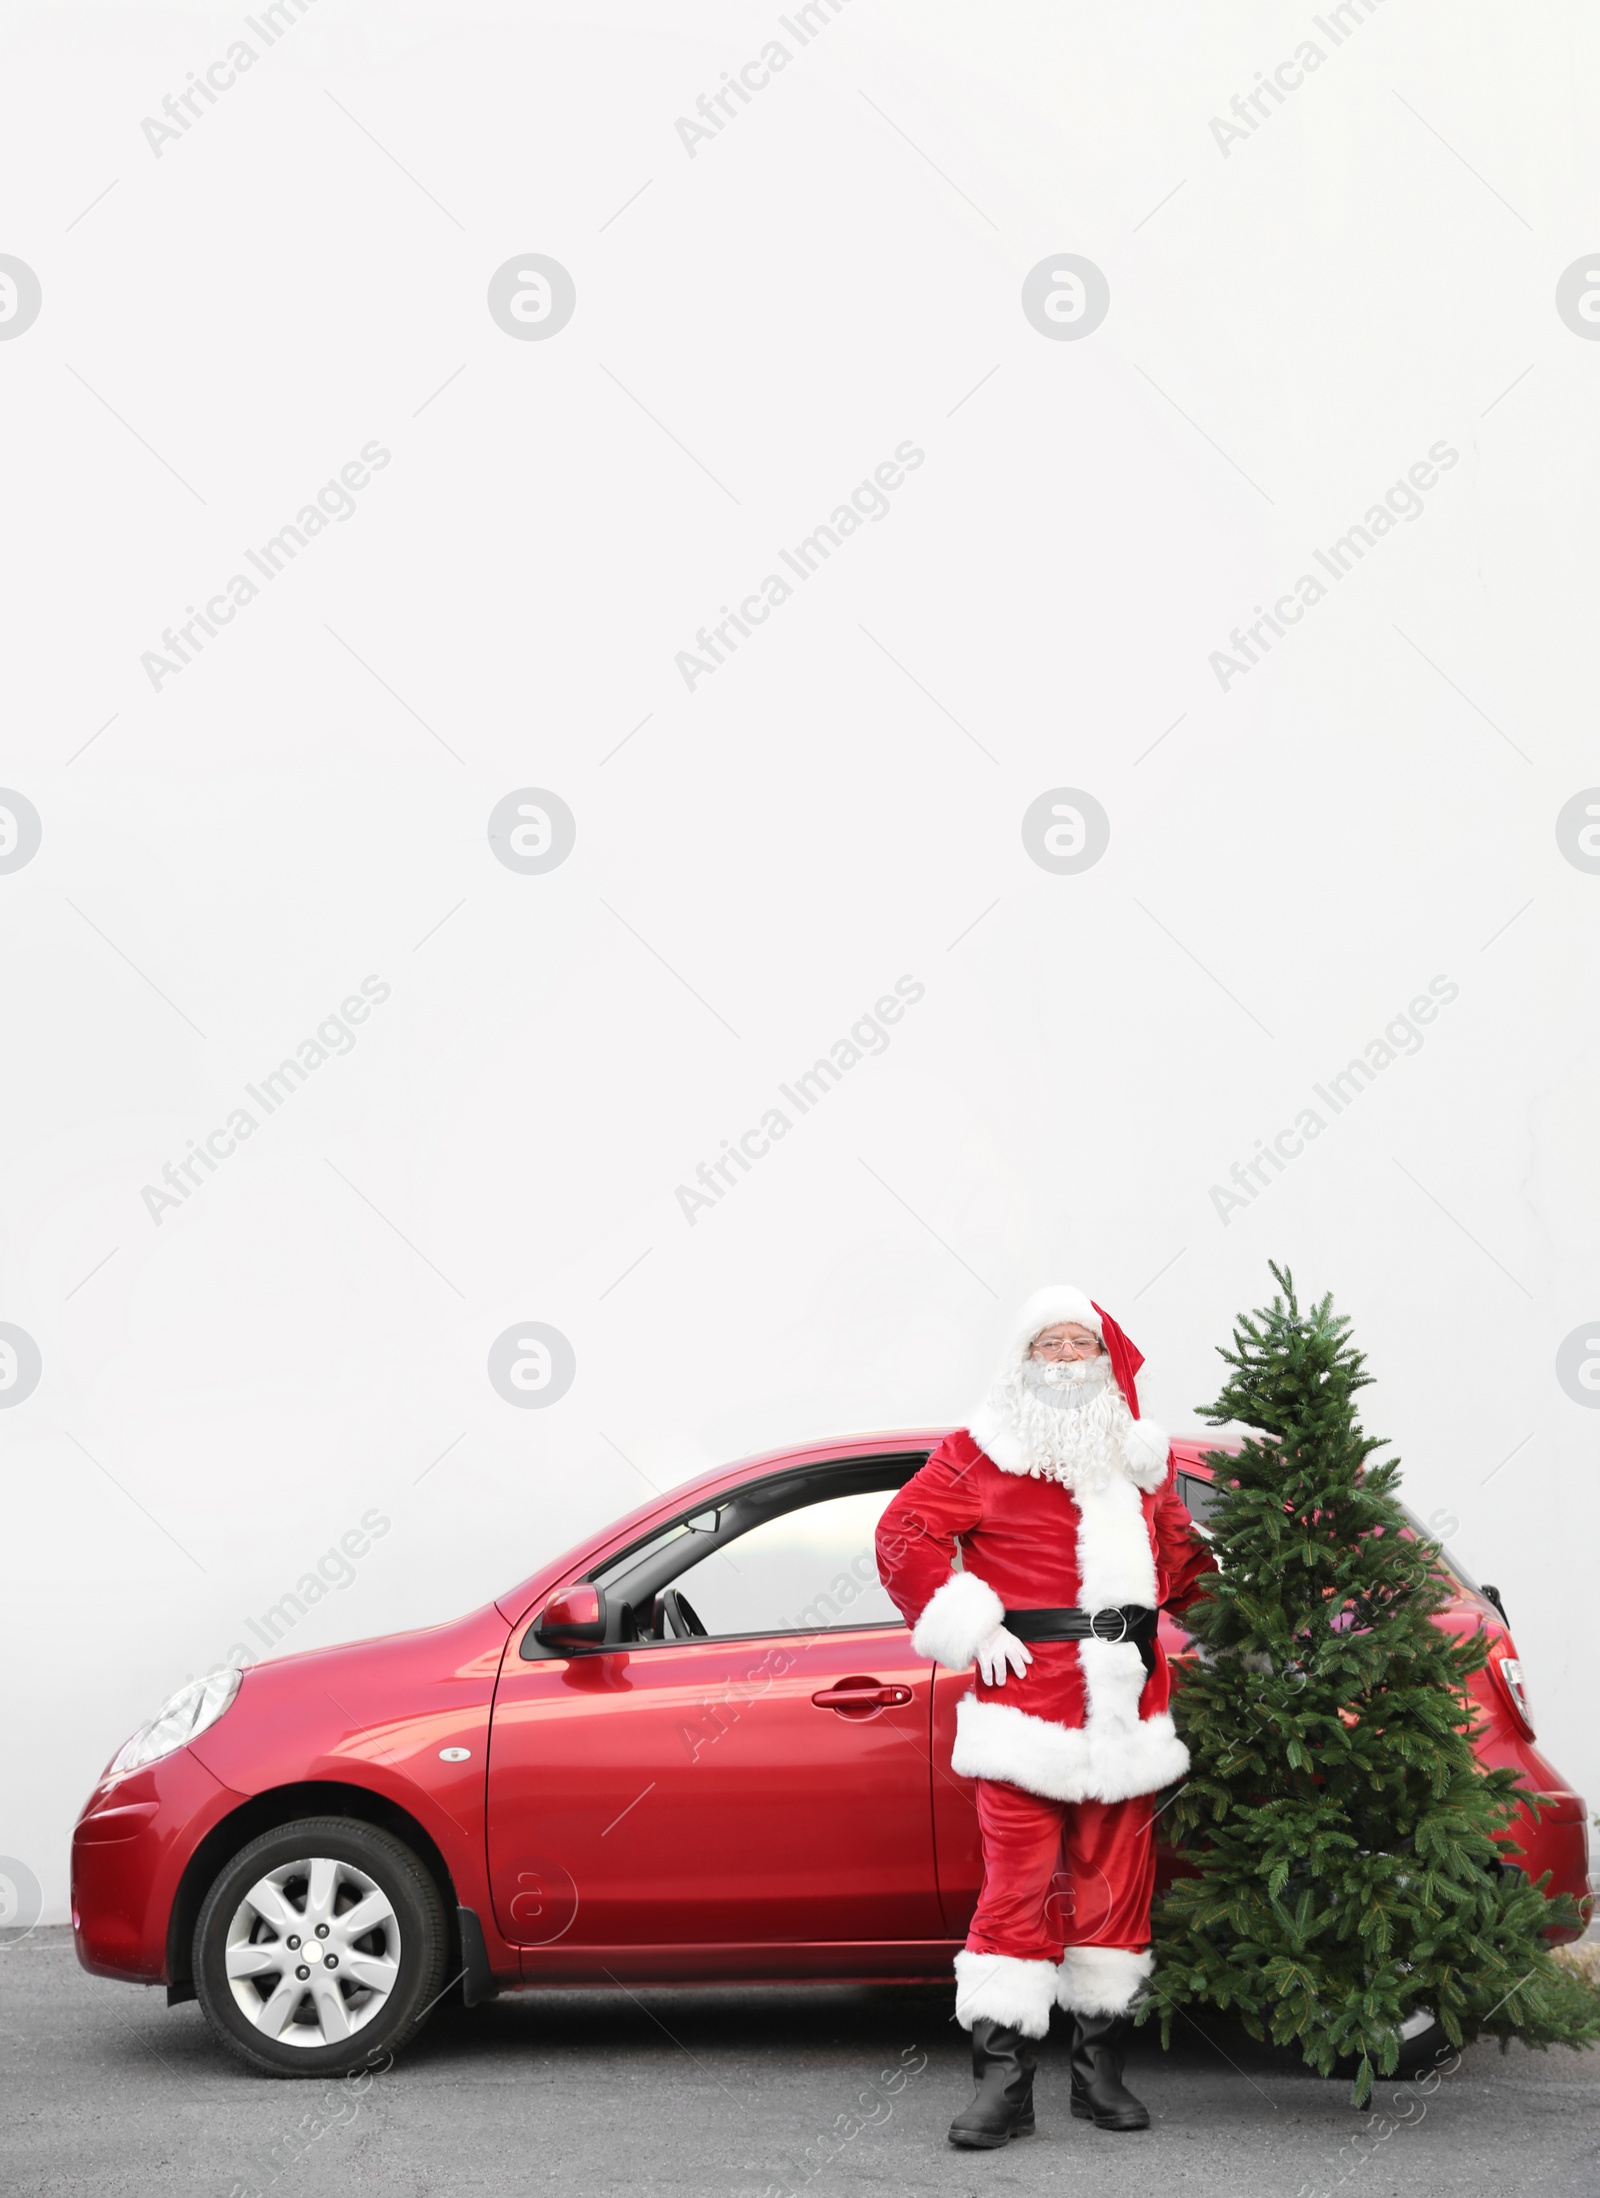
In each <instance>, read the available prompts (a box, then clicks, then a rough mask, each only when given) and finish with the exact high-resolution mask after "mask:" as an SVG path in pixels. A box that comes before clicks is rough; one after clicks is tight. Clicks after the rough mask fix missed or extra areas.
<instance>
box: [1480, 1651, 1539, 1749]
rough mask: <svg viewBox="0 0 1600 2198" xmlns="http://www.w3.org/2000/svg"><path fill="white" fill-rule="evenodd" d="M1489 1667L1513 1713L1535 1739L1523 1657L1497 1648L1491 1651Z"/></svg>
mask: <svg viewBox="0 0 1600 2198" xmlns="http://www.w3.org/2000/svg"><path fill="white" fill-rule="evenodd" d="M1489 1669H1490V1671H1491V1672H1493V1674H1494V1677H1495V1681H1496V1684H1497V1685H1498V1686H1499V1689H1500V1692H1501V1694H1502V1695H1503V1696H1504V1697H1505V1700H1506V1701H1507V1702H1508V1703H1509V1704H1510V1707H1511V1714H1512V1715H1513V1716H1514V1717H1515V1718H1516V1720H1517V1723H1518V1724H1519V1725H1520V1726H1521V1727H1522V1729H1523V1731H1524V1732H1525V1733H1526V1734H1527V1736H1528V1738H1529V1739H1530V1740H1531V1739H1533V1737H1534V1729H1533V1712H1532V1711H1531V1710H1530V1709H1529V1707H1528V1689H1527V1686H1526V1683H1525V1682H1524V1680H1523V1677H1522V1659H1521V1657H1520V1656H1507V1655H1504V1654H1503V1653H1502V1652H1501V1651H1500V1650H1499V1649H1495V1650H1493V1651H1492V1652H1491V1653H1490V1657H1489Z"/></svg>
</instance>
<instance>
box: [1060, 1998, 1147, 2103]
mask: <svg viewBox="0 0 1600 2198" xmlns="http://www.w3.org/2000/svg"><path fill="white" fill-rule="evenodd" d="M1074 2020H1075V2022H1076V2024H1077V2029H1076V2032H1075V2034H1074V2037H1073V2041H1072V2111H1073V2113H1074V2114H1075V2115H1076V2116H1077V2117H1078V2119H1079V2121H1081V2122H1093V2124H1094V2125H1095V2127H1096V2129H1148V2128H1149V2127H1150V2109H1149V2108H1148V2107H1147V2106H1146V2105H1145V2104H1144V2103H1143V2101H1142V2100H1139V2099H1136V2098H1135V2097H1134V2095H1133V2093H1132V2092H1131V2091H1130V2090H1129V2089H1128V2087H1127V2085H1126V2084H1125V2083H1124V2082H1123V2080H1122V2048H1123V2041H1124V2040H1125V2039H1126V2037H1127V2034H1128V2018H1127V2017H1126V2015H1082V2014H1080V2015H1077V2016H1075V2017H1074Z"/></svg>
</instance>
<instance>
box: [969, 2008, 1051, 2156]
mask: <svg viewBox="0 0 1600 2198" xmlns="http://www.w3.org/2000/svg"><path fill="white" fill-rule="evenodd" d="M1033 2066H1034V2053H1033V2040H1032V2039H1031V2038H1025V2037H1024V2036H1023V2035H1022V2033H1021V2031H1020V2030H1009V2029H1007V2027H1006V2025H1005V2024H1004V2023H999V2022H991V2021H990V2020H989V2018H988V2017H987V2016H986V2015H985V2016H980V2017H979V2019H978V2021H977V2022H975V2023H974V2024H973V2026H972V2073H973V2075H974V2076H975V2077H976V2078H977V2080H978V2093H977V2097H976V2098H975V2099H974V2100H973V2102H972V2104H971V2106H969V2107H968V2108H967V2111H966V2112H965V2114H958V2115H957V2116H956V2118H955V2120H954V2121H953V2122H952V2123H951V2124H950V2142H951V2143H952V2144H953V2145H975V2146H983V2147H986V2148H987V2147H993V2146H996V2145H1003V2144H1006V2143H1007V2142H1008V2141H1009V2140H1010V2139H1011V2138H1013V2137H1031V2136H1032V2135H1033Z"/></svg>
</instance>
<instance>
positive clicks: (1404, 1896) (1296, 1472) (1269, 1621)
mask: <svg viewBox="0 0 1600 2198" xmlns="http://www.w3.org/2000/svg"><path fill="white" fill-rule="evenodd" d="M1272 1273H1273V1277H1274V1279H1275V1281H1276V1282H1277V1284H1278V1287H1279V1290H1280V1291H1281V1293H1282V1294H1281V1295H1280V1296H1278V1297H1275V1298H1274V1300H1273V1303H1272V1304H1271V1306H1270V1307H1267V1308H1265V1309H1262V1310H1260V1311H1258V1312H1257V1313H1256V1314H1255V1315H1254V1316H1253V1317H1251V1316H1241V1317H1240V1319H1239V1321H1238V1323H1237V1325H1236V1327H1235V1329H1234V1337H1233V1345H1234V1347H1233V1349H1232V1350H1231V1351H1230V1350H1222V1351H1221V1353H1220V1355H1221V1357H1222V1358H1223V1359H1224V1360H1225V1361H1226V1363H1227V1365H1228V1367H1229V1368H1230V1372H1229V1374H1228V1376H1227V1378H1226V1380H1225V1381H1224V1384H1223V1387H1222V1391H1221V1394H1220V1395H1219V1396H1218V1397H1217V1399H1216V1402H1215V1403H1214V1404H1211V1405H1206V1406H1202V1407H1201V1408H1200V1409H1201V1410H1202V1412H1203V1413H1204V1415H1205V1417H1206V1418H1207V1420H1208V1421H1209V1422H1210V1423H1211V1424H1212V1425H1213V1426H1215V1425H1219V1424H1221V1423H1222V1422H1224V1421H1234V1422H1236V1423H1238V1424H1240V1425H1242V1426H1243V1427H1244V1428H1246V1429H1247V1430H1249V1431H1250V1432H1249V1433H1248V1437H1247V1439H1246V1440H1245V1442H1244V1445H1243V1448H1242V1449H1241V1450H1240V1451H1239V1453H1238V1455H1237V1456H1234V1455H1231V1454H1228V1453H1222V1452H1212V1453H1211V1454H1210V1462H1211V1464H1212V1467H1213V1470H1214V1472H1215V1475H1216V1481H1215V1486H1216V1490H1217V1498H1216V1503H1215V1508H1214V1509H1213V1510H1212V1511H1211V1513H1210V1514H1209V1516H1208V1521H1207V1523H1208V1525H1209V1526H1210V1527H1211V1529H1212V1531H1213V1533H1214V1536H1215V1540H1214V1548H1215V1550H1216V1555H1217V1559H1218V1562H1219V1564H1220V1566H1221V1571H1220V1574H1217V1575H1213V1576H1212V1578H1211V1579H1210V1581H1209V1582H1208V1587H1209V1593H1208V1594H1207V1595H1206V1597H1205V1598H1204V1599H1203V1600H1202V1601H1200V1602H1199V1603H1197V1604H1195V1605H1193V1606H1192V1607H1191V1609H1190V1611H1189V1613H1188V1615H1187V1617H1186V1620H1185V1623H1186V1624H1187V1625H1189V1626H1191V1627H1192V1629H1193V1631H1194V1632H1195V1634H1196V1635H1197V1636H1198V1639H1199V1644H1200V1646H1199V1653H1198V1656H1197V1658H1196V1659H1195V1661H1194V1663H1193V1665H1192V1667H1191V1668H1190V1669H1189V1670H1188V1671H1186V1672H1185V1673H1184V1674H1183V1676H1182V1679H1181V1683H1180V1684H1179V1686H1178V1688H1177V1690H1176V1700H1175V1709H1176V1713H1177V1718H1178V1725H1179V1730H1180V1731H1181V1732H1182V1734H1183V1737H1184V1739H1185V1740H1186V1741H1187V1742H1188V1745H1189V1750H1190V1753H1191V1756H1192V1758H1193V1770H1192V1772H1191V1775H1190V1778H1189V1781H1188V1783H1187V1784H1186V1785H1185V1786H1184V1787H1183V1788H1182V1789H1181V1790H1180V1791H1179V1793H1178V1795H1177V1798H1176V1800H1175V1801H1174V1802H1173V1803H1172V1805H1171V1807H1170V1809H1169V1811H1168V1815H1167V1821H1168V1822H1169V1823H1170V1824H1171V1826H1172V1834H1171V1836H1172V1837H1173V1838H1174V1840H1175V1843H1176V1844H1177V1845H1178V1846H1179V1847H1180V1849H1182V1850H1183V1851H1184V1853H1185V1854H1186V1857H1187V1859H1188V1860H1189V1862H1190V1863H1191V1864H1192V1865H1193V1866H1194V1867H1195V1868H1196V1869H1197V1870H1198V1873H1199V1874H1198V1876H1195V1877H1189V1878H1180V1879H1179V1880H1177V1882H1176V1883H1175V1884H1174V1886H1173V1888H1172V1890H1171V1892H1170V1893H1169V1894H1168V1895H1167V1897H1166V1899H1165V1900H1164V1902H1163V1903H1162V1905H1161V1907H1160V1909H1159V1910H1158V1915H1157V1925H1156V1953H1157V1967H1156V1972H1155V1975H1154V1978H1153V1980H1152V1987H1151V1994H1150V1997H1149V1999H1148V2001H1147V2002H1146V2005H1145V2008H1144V2009H1143V2011H1142V2013H1141V2018H1140V2019H1141V2020H1144V2019H1146V2018H1147V2017H1148V2016H1150V2015H1151V2014H1153V2013H1155V2012H1156V2011H1157V2010H1159V2011H1160V2014H1161V2024H1162V2035H1163V2042H1164V2043H1165V2042H1166V2041H1167V2039H1168V2038H1169V2037H1170V2034H1171V2025H1172V2015H1173V2011H1174V2009H1175V2008H1178V2007H1182V2006H1184V2005H1187V2004H1195V2003H1199V2002H1202V2001H1205V2002H1209V2003H1211V2004H1212V2005H1213V2006H1217V2007H1224V2008H1232V2009H1235V2010H1236V2011H1237V2012H1238V2014H1239V2015H1240V2016H1241V2017H1242V2019H1243V2021H1244V2024H1245V2027H1246V2029H1247V2030H1248V2031H1249V2032H1250V2033H1251V2034H1252V2035H1253V2036H1255V2037H1257V2038H1263V2039H1267V2038H1270V2039H1271V2040H1272V2041H1273V2042H1274V2043H1276V2044H1280V2045H1282V2044H1289V2043H1291V2042H1293V2043H1295V2044H1298V2046H1299V2047H1300V2050H1301V2052H1302V2053H1303V2055H1304V2057H1305V2059H1306V2060H1307V2061H1308V2062H1309V2063H1310V2064H1311V2066H1312V2067H1314V2068H1315V2069H1316V2070H1317V2071H1318V2072H1319V2073H1320V2074H1322V2075H1324V2076H1326V2075H1329V2074H1331V2073H1332V2072H1333V2070H1334V2068H1335V2065H1336V2064H1337V2063H1340V2062H1344V2063H1346V2064H1348V2063H1350V2062H1352V2061H1353V2062H1355V2064H1356V2089H1355V2103H1356V2104H1358V2105H1361V2104H1364V2103H1365V2102H1366V2100H1367V2098H1368V2095H1369V2094H1370V2092H1371V2088H1372V2083H1373V2079H1374V2076H1375V2074H1377V2073H1382V2074H1383V2075H1389V2074H1392V2073H1393V2071H1394V2069H1395V2066H1396V2063H1397V2058H1398V2052H1399V2044H1400V2025H1401V2024H1402V2022H1404V2021H1405V2019H1406V2018H1407V2017H1408V2016H1410V2015H1412V2014H1413V2013H1414V2012H1416V2011H1418V2010H1419V2009H1428V2010H1431V2011H1432V2012H1433V2013H1434V2014H1435V2015H1436V2016H1437V2019H1438V2021H1439V2023H1440V2024H1441V2026H1442V2027H1443V2030H1444V2032H1445V2034H1446V2036H1447V2037H1448V2038H1449V2039H1450V2040H1451V2042H1452V2043H1453V2044H1455V2045H1462V2044H1464V2043H1467V2042H1469V2041H1470V2040H1471V2039H1473V2038H1475V2037H1477V2036H1479V2035H1481V2034H1484V2033H1489V2034H1492V2035H1494V2036H1497V2037H1499V2038H1500V2040H1501V2042H1502V2049H1503V2048H1504V2045H1505V2043H1506V2041H1508V2040H1509V2039H1511V2038H1513V2037H1516V2038H1521V2039H1522V2040H1523V2041H1524V2042H1525V2043H1527V2044H1530V2045H1546V2044H1552V2043H1561V2044H1567V2045H1581V2044H1585V2043H1589V2042H1592V2041H1593V2040H1594V2039H1596V2038H1597V2037H1600V1999H1597V1998H1596V1996H1595V1995H1594V1994H1593V1993H1592V1992H1591V1991H1589V1990H1588V1989H1586V1988H1585V1986H1584V1985H1583V1983H1582V1982H1581V1980H1579V1979H1578V1978H1576V1977H1574V1976H1573V1975H1572V1974H1571V1973H1570V1971H1564V1970H1563V1969H1562V1968H1561V1967H1560V1966H1559V1965H1558V1964H1556V1963H1555V1962H1554V1961H1553V1960H1552V1959H1551V1954H1550V1948H1549V1944H1548V1942H1547V1941H1546V1940H1545V1939H1544V1937H1543V1936H1542V1933H1543V1932H1544V1931H1545V1930H1546V1929H1547V1928H1548V1927H1549V1926H1550V1925H1551V1924H1552V1923H1553V1922H1557V1921H1562V1922H1565V1923H1568V1924H1572V1925H1576V1924H1577V1923H1578V1921H1579V1919H1578V1917H1577V1915H1576V1912H1575V1910H1574V1907H1573V1904H1572V1903H1571V1901H1570V1900H1566V1901H1564V1902H1563V1903H1561V1904H1558V1905H1555V1906H1553V1905H1552V1904H1551V1903H1549V1902H1547V1901H1546V1900H1545V1898H1544V1897H1543V1895H1542V1893H1541V1892H1540V1890H1539V1889H1538V1887H1536V1886H1534V1885H1532V1884H1529V1883H1528V1882H1527V1881H1526V1880H1525V1879H1523V1878H1521V1877H1520V1876H1513V1875H1507V1874H1502V1872H1501V1870H1500V1869H1499V1868H1498V1867H1497V1864H1498V1862H1499V1860H1500V1855H1499V1850H1498V1849H1497V1847H1496V1845H1495V1837H1496V1834H1497V1833H1503V1832H1504V1831H1505V1829H1506V1827H1507V1825H1508V1823H1509V1821H1510V1819H1511V1816H1512V1814H1513V1811H1514V1807H1515V1803H1514V1798H1513V1796H1514V1789H1515V1784H1516V1775H1515V1773H1514V1772H1512V1771H1510V1770H1495V1771H1489V1772H1485V1771H1484V1770H1482V1769H1481V1768H1480V1766H1479V1765H1478V1763H1477V1761H1476V1759H1475V1757H1474V1755H1473V1750H1472V1735H1473V1732H1474V1731H1475V1730H1476V1729H1477V1713H1476V1710H1475V1709H1474V1707H1473V1705H1472V1703H1471V1700H1470V1697H1469V1695H1468V1692H1467V1686H1466V1682H1467V1679H1468V1677H1469V1675H1470V1674H1471V1673H1472V1672H1474V1671H1477V1670H1478V1669H1480V1668H1481V1667H1482V1665H1483V1663H1484V1660H1485V1657H1486V1655H1487V1644H1486V1641H1485V1637H1484V1635H1483V1634H1482V1633H1481V1632H1475V1633H1473V1634H1470V1635H1465V1636H1457V1635H1455V1634H1452V1633H1451V1632H1449V1631H1447V1630H1446V1629H1445V1628H1443V1627H1441V1626H1439V1625H1437V1624H1435V1623H1434V1614H1435V1613H1436V1612H1437V1611H1438V1610H1439V1609H1440V1608H1441V1607H1442V1606H1443V1605H1444V1604H1445V1603H1446V1602H1447V1601H1448V1600H1449V1599H1450V1593H1451V1590H1450V1586H1449V1583H1448V1581H1447V1580H1446V1579H1445V1578H1444V1577H1443V1575H1442V1574H1441V1572H1440V1571H1439V1569H1438V1547H1437V1544H1434V1543H1430V1542H1426V1541H1422V1540H1418V1539H1416V1538H1414V1536H1413V1535H1412V1534H1411V1533H1410V1532H1408V1531H1406V1521H1405V1518H1404V1515H1403V1514H1402V1512H1401V1510H1400V1507H1399V1504H1398V1502H1397V1501H1396V1496H1395V1487H1396V1481H1397V1478H1398V1463H1397V1461H1395V1460H1392V1459H1390V1460H1387V1461H1385V1462H1382V1463H1378V1462H1373V1453H1374V1452H1375V1451H1376V1450H1379V1449H1381V1448H1382V1447H1383V1442H1382V1440H1381V1438H1378V1437H1374V1436H1369V1435H1367V1434H1365V1433H1363V1431H1362V1428H1361V1424H1360V1421H1359V1419H1358V1418H1357V1414H1356V1409H1355V1397H1356V1392H1357V1390H1359V1389H1361V1388H1363V1387H1365V1386H1366V1385H1367V1384H1368V1382H1369V1381H1370V1379H1371V1377H1370V1376H1369V1375H1368V1374H1366V1373H1365V1372H1364V1371H1363V1364H1364V1362H1363V1359H1362V1354H1361V1353H1360V1352H1359V1351H1358V1350H1356V1348H1355V1347H1354V1345H1353V1344H1352V1343H1351V1342H1350V1341H1349V1337H1348V1330H1349V1325H1350V1324H1349V1322H1348V1321H1347V1320H1345V1319H1342V1318H1338V1317H1336V1316H1335V1314H1334V1312H1333V1310H1332V1299H1331V1297H1325V1298H1324V1299H1323V1300H1322V1302H1321V1303H1320V1304H1319V1305H1316V1306H1314V1307H1313V1308H1312V1309H1311V1310H1310V1311H1309V1312H1302V1311H1301V1309H1300V1307H1299V1304H1298V1303H1297V1301H1296V1298H1295V1293H1294V1286H1293V1283H1292V1280H1291V1278H1290V1276H1289V1274H1288V1273H1287V1272H1286V1271H1285V1270H1282V1269H1280V1268H1278V1267H1276V1266H1274V1267H1273V1269H1272ZM1544 1882H1545V1880H1543V1879H1541V1880H1540V1884H1541V1885H1542V1884H1543V1883H1544Z"/></svg>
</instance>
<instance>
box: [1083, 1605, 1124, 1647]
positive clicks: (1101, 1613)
mask: <svg viewBox="0 0 1600 2198" xmlns="http://www.w3.org/2000/svg"><path fill="white" fill-rule="evenodd" d="M1102 1618H1115V1619H1116V1621H1117V1623H1118V1625H1119V1626H1121V1628H1122V1631H1121V1632H1120V1633H1102V1632H1101V1631H1100V1621H1101V1619H1102ZM1089 1631H1090V1632H1091V1633H1092V1634H1093V1635H1094V1637H1095V1639H1096V1640H1097V1641H1107V1642H1110V1643H1112V1644H1113V1645H1115V1644H1116V1643H1118V1642H1121V1641H1125V1640H1126V1639H1127V1638H1128V1614H1127V1612H1126V1611H1125V1610H1109V1611H1107V1610H1096V1611H1093V1612H1091V1613H1090V1617H1089Z"/></svg>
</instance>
